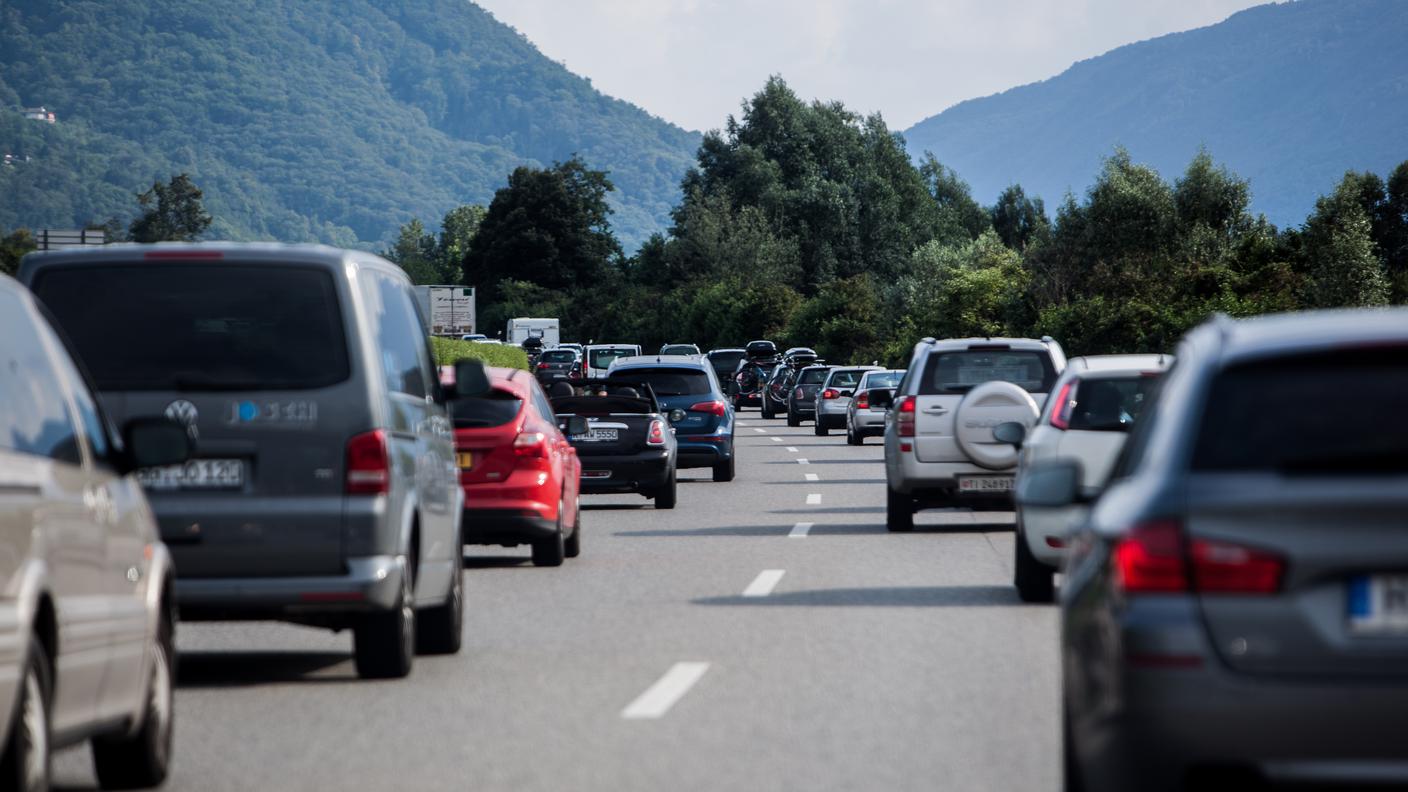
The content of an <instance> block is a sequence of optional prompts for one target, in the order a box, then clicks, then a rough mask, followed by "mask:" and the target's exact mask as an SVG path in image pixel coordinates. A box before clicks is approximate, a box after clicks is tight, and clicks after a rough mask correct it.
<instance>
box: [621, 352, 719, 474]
mask: <svg viewBox="0 0 1408 792" xmlns="http://www.w3.org/2000/svg"><path fill="white" fill-rule="evenodd" d="M608 376H609V377H618V376H619V377H629V378H630V379H632V380H636V381H641V382H646V383H649V384H650V387H651V389H652V390H654V391H655V397H656V399H657V400H658V401H659V402H660V409H661V412H666V413H671V414H672V415H673V417H672V419H671V426H673V427H674V430H675V441H676V442H677V444H678V447H679V451H678V453H679V457H678V458H679V467H680V468H701V467H707V468H713V470H714V481H732V480H733V473H734V455H733V407H731V406H730V405H729V403H728V399H727V397H725V396H724V391H723V388H722V387H721V386H720V385H719V379H718V377H717V376H716V375H715V374H714V369H713V367H712V366H710V365H709V363H708V361H706V360H702V359H700V358H696V357H686V356H684V355H652V356H648V357H630V358H621V359H619V360H617V361H616V362H615V363H613V364H612V366H611V370H610V373H609V374H608ZM676 411H678V412H676Z"/></svg>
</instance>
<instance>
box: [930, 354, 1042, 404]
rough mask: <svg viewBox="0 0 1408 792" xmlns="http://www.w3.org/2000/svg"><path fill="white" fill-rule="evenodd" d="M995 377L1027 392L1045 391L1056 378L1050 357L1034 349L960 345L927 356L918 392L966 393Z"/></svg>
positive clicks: (935, 393)
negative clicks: (965, 346)
mask: <svg viewBox="0 0 1408 792" xmlns="http://www.w3.org/2000/svg"><path fill="white" fill-rule="evenodd" d="M994 380H999V381H1002V382H1010V383H1012V384H1014V385H1017V386H1019V387H1021V388H1023V389H1024V390H1026V391H1028V392H1029V393H1047V392H1049V391H1050V390H1051V383H1052V382H1054V381H1055V380H1056V369H1055V368H1054V367H1053V366H1052V365H1051V358H1050V356H1048V355H1047V354H1045V353H1043V352H1037V351H1035V350H1011V349H992V350H988V349H964V350H956V351H953V352H940V353H938V354H936V355H930V356H929V363H928V365H927V366H926V367H925V369H924V378H923V380H921V381H920V384H919V387H920V390H919V393H920V395H923V396H935V395H939V394H944V393H967V392H968V391H970V390H972V389H973V388H975V387H976V386H978V385H981V384H983V383H984V382H992V381H994Z"/></svg>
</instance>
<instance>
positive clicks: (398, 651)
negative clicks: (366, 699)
mask: <svg viewBox="0 0 1408 792" xmlns="http://www.w3.org/2000/svg"><path fill="white" fill-rule="evenodd" d="M413 576H414V569H413V567H412V566H411V562H410V560H409V559H408V560H407V568H406V569H405V570H403V571H402V574H401V592H400V594H398V595H397V597H396V604H395V605H393V606H392V608H391V610H389V611H387V612H385V613H373V614H370V615H367V616H364V617H363V618H362V622H361V623H360V624H358V625H357V626H356V628H354V629H353V631H352V655H353V659H354V660H355V661H356V662H355V665H356V666H357V675H358V676H360V677H361V678H363V679H400V678H402V677H404V676H406V675H408V674H410V673H411V666H412V664H413V663H414V662H415V657H416V652H415V649H416V614H415V600H414V597H415V593H414V578H413Z"/></svg>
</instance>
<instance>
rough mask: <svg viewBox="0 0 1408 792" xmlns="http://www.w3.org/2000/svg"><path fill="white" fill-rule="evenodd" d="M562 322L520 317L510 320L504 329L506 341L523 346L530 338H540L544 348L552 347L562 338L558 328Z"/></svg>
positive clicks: (506, 342)
mask: <svg viewBox="0 0 1408 792" xmlns="http://www.w3.org/2000/svg"><path fill="white" fill-rule="evenodd" d="M559 324H560V323H559V322H558V320H556V319H529V318H527V317H519V318H515V319H510V320H508V327H507V329H506V330H505V331H504V343H505V344H512V345H514V346H522V344H523V342H524V341H527V340H528V339H530V338H540V339H542V341H543V349H551V348H553V347H555V346H557V342H558V341H561V340H562V333H561V331H560V330H559V329H558V325H559Z"/></svg>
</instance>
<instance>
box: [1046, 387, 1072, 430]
mask: <svg viewBox="0 0 1408 792" xmlns="http://www.w3.org/2000/svg"><path fill="white" fill-rule="evenodd" d="M1075 390H1076V381H1075V380H1071V381H1070V382H1067V383H1066V384H1065V385H1062V386H1061V390H1060V391H1059V392H1058V393H1057V394H1056V404H1055V405H1054V406H1053V407H1052V408H1051V425H1052V426H1054V427H1056V428H1057V429H1069V428H1071V411H1072V410H1074V409H1075V407H1076V398H1075V397H1076V394H1075Z"/></svg>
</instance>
